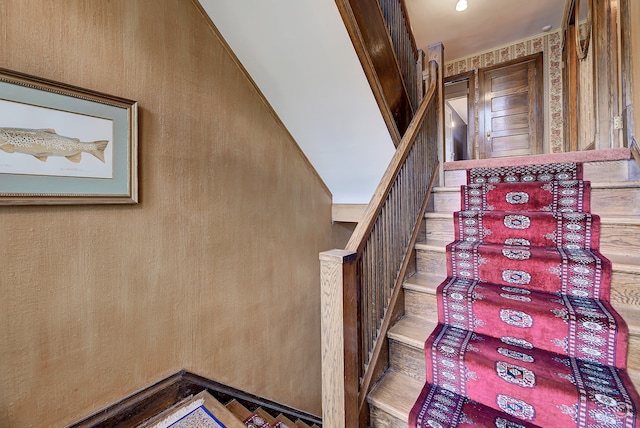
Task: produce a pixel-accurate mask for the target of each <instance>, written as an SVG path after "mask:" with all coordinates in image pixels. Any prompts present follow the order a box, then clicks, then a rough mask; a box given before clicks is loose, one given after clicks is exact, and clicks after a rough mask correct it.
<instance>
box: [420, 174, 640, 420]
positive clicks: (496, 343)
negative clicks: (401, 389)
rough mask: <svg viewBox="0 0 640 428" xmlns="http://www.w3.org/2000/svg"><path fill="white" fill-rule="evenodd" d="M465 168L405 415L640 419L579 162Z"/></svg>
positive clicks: (625, 331) (624, 338)
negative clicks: (416, 390) (413, 395)
mask: <svg viewBox="0 0 640 428" xmlns="http://www.w3.org/2000/svg"><path fill="white" fill-rule="evenodd" d="M467 179H468V180H467V181H468V184H467V185H466V186H462V189H461V190H462V191H461V204H462V211H459V212H457V213H455V214H454V227H455V241H454V242H452V243H451V244H449V245H448V246H447V273H448V278H447V279H446V280H445V281H444V282H443V283H442V284H440V286H439V287H438V289H437V298H438V322H439V324H438V327H437V328H436V329H435V331H434V332H433V333H432V334H431V335H430V336H429V338H428V339H427V341H426V343H425V358H426V365H427V383H426V384H425V386H424V388H423V390H422V393H421V394H420V396H419V397H418V400H417V401H416V403H415V405H414V406H413V409H412V411H411V413H410V415H409V426H410V427H455V426H460V427H464V426H471V425H474V426H487V427H488V426H491V427H493V426H495V427H498V428H503V427H510V428H515V427H535V426H540V427H569V426H576V427H585V428H586V427H628V428H630V427H639V428H640V424H639V422H638V412H639V411H640V398H639V396H638V393H637V392H636V391H635V389H634V387H633V385H632V383H631V381H630V379H629V376H628V374H627V371H626V369H625V368H626V354H627V340H628V329H627V326H626V323H625V322H624V320H623V319H622V318H621V317H620V316H619V315H618V314H617V313H616V311H615V310H614V309H613V307H612V306H611V304H610V303H609V291H610V282H611V262H610V261H609V260H608V259H606V258H605V257H604V256H602V254H600V252H599V250H598V249H599V238H600V237H599V228H600V219H599V217H598V216H596V215H592V214H590V213H589V211H590V185H589V183H588V182H584V181H582V165H581V164H576V163H563V164H550V165H528V166H518V167H502V168H475V169H471V170H469V171H468V172H467Z"/></svg>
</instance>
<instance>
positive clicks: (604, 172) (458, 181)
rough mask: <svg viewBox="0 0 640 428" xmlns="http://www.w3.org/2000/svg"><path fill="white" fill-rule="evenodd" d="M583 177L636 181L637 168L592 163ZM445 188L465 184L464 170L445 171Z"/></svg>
mask: <svg viewBox="0 0 640 428" xmlns="http://www.w3.org/2000/svg"><path fill="white" fill-rule="evenodd" d="M583 176H584V179H585V180H589V181H599V182H606V181H627V180H637V179H638V167H637V166H636V165H635V163H634V161H633V160H619V161H610V162H593V163H586V164H584V171H583ZM444 182H445V186H460V185H462V184H466V183H467V171H466V170H453V171H445V173H444Z"/></svg>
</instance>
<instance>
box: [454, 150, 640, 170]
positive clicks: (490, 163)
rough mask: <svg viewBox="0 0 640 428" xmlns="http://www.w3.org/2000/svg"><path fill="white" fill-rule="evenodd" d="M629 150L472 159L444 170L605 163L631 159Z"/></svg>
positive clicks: (458, 162) (457, 162) (455, 163)
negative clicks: (566, 163)
mask: <svg viewBox="0 0 640 428" xmlns="http://www.w3.org/2000/svg"><path fill="white" fill-rule="evenodd" d="M631 158H632V155H631V150H629V149H628V148H617V149H606V150H589V151H583V152H566V153H551V154H543V155H533V156H519V157H509V158H495V159H473V160H464V161H456V162H445V163H444V170H445V171H452V170H459V169H465V170H466V169H471V168H500V167H504V166H516V165H540V164H548V163H564V162H581V163H587V162H605V161H617V160H627V159H631Z"/></svg>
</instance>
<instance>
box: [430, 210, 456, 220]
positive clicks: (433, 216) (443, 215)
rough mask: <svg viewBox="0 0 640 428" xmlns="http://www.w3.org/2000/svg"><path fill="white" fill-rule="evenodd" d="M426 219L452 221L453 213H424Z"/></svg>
mask: <svg viewBox="0 0 640 428" xmlns="http://www.w3.org/2000/svg"><path fill="white" fill-rule="evenodd" d="M424 218H426V219H439V220H442V219H446V220H451V221H453V213H452V212H449V211H428V212H425V213H424Z"/></svg>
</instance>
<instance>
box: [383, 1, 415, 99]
mask: <svg viewBox="0 0 640 428" xmlns="http://www.w3.org/2000/svg"><path fill="white" fill-rule="evenodd" d="M379 3H380V10H381V11H382V15H383V16H384V20H385V22H386V23H387V30H388V32H389V36H390V37H391V42H392V43H393V50H394V52H395V55H396V59H397V61H398V66H399V68H400V72H401V73H402V77H403V80H404V84H405V86H406V89H407V93H408V95H409V99H410V101H411V106H412V107H413V111H417V110H418V107H419V106H420V100H421V98H422V95H423V94H422V93H421V91H420V88H421V87H422V69H421V68H419V67H416V62H417V61H418V59H419V58H418V56H419V51H418V48H417V47H416V41H415V39H414V37H413V33H412V32H411V23H410V22H409V14H408V13H407V8H406V5H405V0H379Z"/></svg>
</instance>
